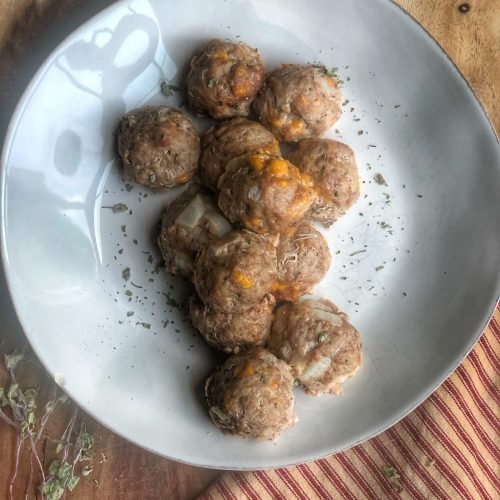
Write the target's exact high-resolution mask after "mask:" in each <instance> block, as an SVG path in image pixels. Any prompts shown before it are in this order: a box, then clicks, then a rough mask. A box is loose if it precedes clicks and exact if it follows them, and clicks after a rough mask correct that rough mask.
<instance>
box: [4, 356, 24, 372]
mask: <svg viewBox="0 0 500 500" xmlns="http://www.w3.org/2000/svg"><path fill="white" fill-rule="evenodd" d="M23 358H24V354H22V353H19V354H16V353H14V354H6V355H5V367H6V368H7V370H14V369H15V368H16V366H17V365H18V364H19V362H21V361H22V360H23Z"/></svg>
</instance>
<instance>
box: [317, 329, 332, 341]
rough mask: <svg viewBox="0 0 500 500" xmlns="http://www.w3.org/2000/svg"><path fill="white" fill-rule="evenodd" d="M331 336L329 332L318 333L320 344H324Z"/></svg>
mask: <svg viewBox="0 0 500 500" xmlns="http://www.w3.org/2000/svg"><path fill="white" fill-rule="evenodd" d="M329 336H330V335H329V334H328V332H321V333H318V343H319V344H322V343H323V342H325V340H328V337H329Z"/></svg>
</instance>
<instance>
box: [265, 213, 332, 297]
mask: <svg viewBox="0 0 500 500" xmlns="http://www.w3.org/2000/svg"><path fill="white" fill-rule="evenodd" d="M276 257H277V260H278V283H277V284H276V286H275V287H274V294H275V295H276V297H277V298H279V299H281V300H296V299H298V298H299V297H300V296H301V295H304V294H305V293H307V292H310V291H311V290H312V288H313V287H314V286H315V285H316V284H317V283H319V282H320V281H321V280H322V279H323V277H324V276H325V274H326V272H327V271H328V268H329V267H330V263H331V260H332V258H331V255H330V250H329V249H328V243H327V242H326V240H325V238H324V236H323V235H322V234H321V233H320V232H319V231H318V230H317V229H315V228H314V227H313V226H312V225H311V224H310V223H309V222H306V221H302V222H300V223H299V224H297V225H296V226H291V227H289V228H287V229H285V231H283V232H282V233H281V234H280V240H279V243H278V246H277V247H276Z"/></svg>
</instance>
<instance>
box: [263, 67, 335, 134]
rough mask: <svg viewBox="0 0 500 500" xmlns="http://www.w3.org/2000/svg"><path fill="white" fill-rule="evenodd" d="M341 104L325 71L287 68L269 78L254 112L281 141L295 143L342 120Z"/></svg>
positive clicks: (330, 77) (333, 82)
mask: <svg viewBox="0 0 500 500" xmlns="http://www.w3.org/2000/svg"><path fill="white" fill-rule="evenodd" d="M341 102H342V93H341V91H340V89H339V87H338V85H337V80H336V79H335V78H334V77H333V76H330V75H329V74H327V72H326V70H325V68H324V67H317V66H300V65H298V64H284V65H283V66H281V67H279V68H278V69H276V70H274V71H273V72H271V73H270V74H269V75H268V76H267V78H266V82H265V84H264V87H263V88H262V90H261V92H260V93H259V95H258V96H257V98H256V99H255V101H254V108H255V111H256V113H257V116H258V117H259V119H260V120H261V121H262V123H263V124H264V125H265V126H266V127H267V128H268V129H269V130H270V131H271V132H272V133H273V134H274V135H275V136H276V137H277V138H278V139H279V140H280V141H285V142H295V141H299V140H300V139H305V138H307V137H316V136H319V135H322V134H323V133H324V132H326V130H327V129H329V128H330V127H331V126H332V125H333V124H334V123H335V122H336V121H337V120H338V119H339V118H340V115H341V113H342V111H341Z"/></svg>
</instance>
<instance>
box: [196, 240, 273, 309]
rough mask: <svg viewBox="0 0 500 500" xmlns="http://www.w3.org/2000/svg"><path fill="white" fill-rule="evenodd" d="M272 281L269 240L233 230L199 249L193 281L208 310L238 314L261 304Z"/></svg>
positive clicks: (270, 245) (271, 247) (271, 257)
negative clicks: (209, 308)
mask: <svg viewBox="0 0 500 500" xmlns="http://www.w3.org/2000/svg"><path fill="white" fill-rule="evenodd" d="M275 280H276V247H275V244H274V242H273V241H272V240H271V239H270V238H266V237H265V236H262V235H259V234H255V233H252V232H250V231H233V232H232V233H229V234H228V235H227V236H225V237H224V238H222V239H220V240H217V241H212V242H210V243H209V244H208V245H206V246H204V247H202V248H201V250H200V251H199V252H198V255H197V257H196V261H195V266H194V277H193V282H194V286H195V288H196V291H197V292H198V295H199V296H200V298H201V300H202V301H203V302H204V303H205V304H207V305H208V306H209V307H211V308H212V309H215V310H218V311H225V312H232V313H236V312H242V311H245V310H247V309H249V308H251V307H253V306H255V305H256V304H258V303H259V302H261V301H262V299H263V298H264V296H265V295H266V294H267V293H269V292H270V291H271V288H272V285H273V283H274V282H275Z"/></svg>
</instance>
